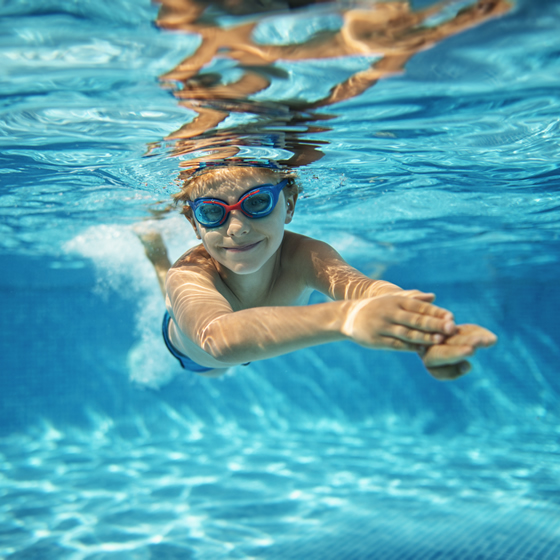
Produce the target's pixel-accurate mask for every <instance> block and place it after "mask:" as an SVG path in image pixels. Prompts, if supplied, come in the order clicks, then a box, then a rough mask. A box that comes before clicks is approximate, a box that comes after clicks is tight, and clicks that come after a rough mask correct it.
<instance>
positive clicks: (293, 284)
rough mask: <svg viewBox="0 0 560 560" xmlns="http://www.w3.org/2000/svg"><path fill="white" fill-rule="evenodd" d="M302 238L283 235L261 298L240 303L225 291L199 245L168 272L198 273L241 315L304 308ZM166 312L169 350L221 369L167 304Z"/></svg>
mask: <svg viewBox="0 0 560 560" xmlns="http://www.w3.org/2000/svg"><path fill="white" fill-rule="evenodd" d="M302 239H304V237H303V236H300V235H298V234H295V233H293V232H289V231H286V232H285V234H284V239H283V240H282V245H281V246H280V249H279V253H278V254H277V255H276V258H277V267H276V270H275V276H274V281H273V283H272V285H270V286H268V287H267V289H266V290H265V291H263V292H262V293H261V294H256V295H255V296H254V297H251V295H248V296H246V297H245V298H243V299H242V300H240V299H239V298H238V297H237V296H236V295H235V294H234V293H233V292H232V291H231V290H230V289H229V287H228V285H227V284H226V282H225V281H224V280H223V279H222V277H221V276H220V274H219V272H218V269H217V266H216V263H215V262H214V261H213V259H212V258H211V257H210V255H209V254H208V253H207V251H206V249H205V248H204V246H203V245H198V246H196V247H193V248H192V249H190V250H189V251H187V252H186V253H185V254H184V255H183V256H181V257H180V258H179V259H178V260H177V262H176V263H175V264H174V265H173V267H172V269H182V270H185V271H188V270H189V269H192V270H193V271H195V270H196V271H202V272H204V273H205V274H204V275H205V276H206V277H207V278H208V276H209V277H210V279H211V282H212V284H213V286H214V287H215V289H216V291H217V292H218V293H220V294H221V295H222V296H223V297H224V298H225V299H226V300H227V302H228V303H229V305H230V306H231V310H232V311H233V312H236V311H242V310H243V309H249V308H253V307H286V306H300V305H306V304H307V303H308V302H309V297H310V295H311V293H312V291H313V288H311V287H310V286H308V285H307V283H306V280H305V275H304V271H303V268H302V266H301V262H300V259H298V248H299V246H300V243H301V240H302ZM167 307H168V311H169V313H170V315H171V317H172V321H171V324H170V327H169V336H170V339H171V342H172V344H173V346H175V347H176V348H177V350H179V351H180V352H182V353H184V354H186V355H187V356H189V357H190V358H191V359H193V360H194V361H195V362H197V363H199V364H201V365H206V366H208V367H224V366H223V364H221V363H220V362H218V361H217V360H215V359H214V358H213V357H212V356H210V355H209V354H207V353H206V352H204V351H203V350H202V349H201V348H200V347H199V346H198V345H197V344H196V343H194V342H193V341H192V340H190V339H189V338H188V337H187V336H186V335H185V334H184V333H183V332H182V331H181V330H180V329H179V328H177V326H176V324H175V322H174V321H173V317H174V315H173V310H172V308H171V305H170V303H169V300H168V302H167Z"/></svg>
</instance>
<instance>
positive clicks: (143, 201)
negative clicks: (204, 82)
mask: <svg viewBox="0 0 560 560" xmlns="http://www.w3.org/2000/svg"><path fill="white" fill-rule="evenodd" d="M426 4H427V3H426V2H416V3H413V5H414V6H415V7H416V8H419V7H421V6H425V5H426ZM463 4H464V3H462V4H461V5H463ZM454 5H455V4H454ZM452 7H453V5H452ZM321 10H323V11H321ZM304 14H305V15H304V17H303V18H295V19H294V18H291V17H288V16H282V18H280V17H279V16H274V17H272V18H268V19H266V18H265V19H264V20H263V21H262V23H261V27H260V31H259V33H260V35H258V36H259V37H269V38H270V40H271V42H272V41H273V40H276V41H281V39H282V37H283V34H282V33H283V31H282V30H284V35H285V33H287V31H286V30H287V29H289V30H290V33H291V34H293V36H295V37H299V38H301V39H302V40H303V39H304V38H305V37H306V36H307V35H309V34H310V33H311V32H312V31H313V30H314V29H316V27H313V26H319V27H321V26H323V27H324V28H330V27H333V26H334V27H336V22H337V20H336V18H335V17H334V16H333V15H332V13H331V12H329V11H328V10H326V11H325V9H324V8H321V9H319V10H318V11H314V10H310V11H305V12H304ZM156 15H157V7H156V6H153V5H150V4H149V3H148V2H145V1H144V0H142V1H140V2H131V1H130V0H118V1H113V2H89V1H83V2H79V3H77V2H71V1H68V0H49V1H48V2H43V1H41V2H39V1H38V0H37V1H33V0H29V1H23V0H19V1H15V0H14V1H7V2H4V3H2V5H1V6H0V30H1V32H0V53H1V60H2V64H1V72H2V75H3V78H4V79H3V80H2V85H1V86H0V87H1V88H2V90H1V91H2V105H1V109H0V110H1V111H2V118H1V119H0V145H1V147H0V158H1V162H2V164H1V166H0V171H1V178H0V183H1V186H2V187H1V191H0V205H1V210H0V211H1V215H2V220H1V222H0V232H1V235H0V264H1V267H0V271H1V272H0V303H1V308H2V313H1V314H0V323H1V327H0V332H1V336H2V339H1V353H0V356H1V358H0V438H1V439H0V558H2V559H11V560H12V559H17V560H20V559H40V560H43V559H44V560H51V559H62V558H63V559H71V560H82V559H84V560H86V559H87V560H97V559H104V560H105V559H110V560H112V559H115V560H116V559H119V560H120V559H127V560H128V559H134V560H136V559H138V560H144V559H154V560H171V559H174V560H175V559H181V560H182V559H189V558H200V559H204V560H206V559H214V558H255V559H257V558H258V559H266V560H268V559H292V558H293V559H300V558H317V559H320V560H330V559H333V560H334V559H336V560H340V559H347V560H358V559H360V560H362V559H393V558H394V559H402V560H405V559H407V560H408V559H410V560H417V559H419V560H428V559H429V560H431V559H444V558H445V559H451V558H453V559H458V560H459V559H461V560H462V559H468V560H470V559H480V560H482V559H484V560H495V559H503V560H510V559H516V560H517V559H523V560H525V559H539V560H541V559H543V560H544V559H546V560H553V559H557V558H560V428H559V425H560V404H559V403H560V377H559V375H558V371H559V369H558V364H559V363H560V348H559V341H560V332H559V327H558V310H559V308H560V294H559V291H558V284H559V282H558V279H559V277H560V264H559V259H558V257H559V255H560V194H559V192H560V190H559V186H558V184H559V180H560V168H559V162H560V153H559V142H558V138H559V134H560V124H559V123H560V120H559V117H558V115H559V109H560V93H559V92H560V72H559V70H560V54H559V53H560V38H559V36H558V23H559V21H560V1H558V0H546V1H545V0H541V1H540V2H538V3H536V2H531V1H530V0H519V1H518V2H517V3H516V4H515V6H514V7H513V9H512V10H511V11H510V12H509V13H507V14H505V15H504V16H503V17H501V18H497V19H493V20H490V21H489V22H487V23H484V24H481V25H479V26H475V27H473V28H472V29H470V30H468V31H465V32H463V33H460V34H457V35H454V36H453V37H450V38H448V39H446V40H445V41H442V42H441V43H439V44H438V45H436V46H434V48H431V49H428V50H424V51H422V52H420V53H418V54H417V55H415V56H414V57H413V58H412V59H411V60H410V61H409V62H408V63H407V64H406V69H405V71H404V72H403V73H401V74H398V75H394V76H391V77H388V78H387V79H384V80H380V81H379V82H378V83H377V84H376V85H375V86H373V87H372V88H370V89H369V90H367V91H365V92H364V93H362V94H361V95H358V96H356V97H354V98H351V99H348V100H346V101H343V102H341V103H339V104H336V105H332V106H330V107H326V108H323V109H320V110H319V111H318V112H319V114H325V115H327V114H328V115H329V116H330V118H329V119H328V120H325V122H324V123H323V124H324V129H323V130H322V131H320V132H305V130H304V131H303V132H301V135H302V138H304V139H305V140H308V141H309V142H310V143H313V142H315V143H317V142H321V144H320V146H319V147H320V150H321V152H322V153H323V154H324V156H323V157H322V158H321V159H318V160H316V161H315V162H313V163H310V164H309V165H307V166H304V167H301V168H300V169H299V174H300V177H301V183H302V185H303V187H304V192H303V194H302V196H301V199H300V202H299V203H298V214H297V217H296V220H295V222H294V223H293V229H294V230H296V231H299V232H304V233H306V234H308V235H311V236H315V237H319V238H321V239H324V240H326V241H328V242H329V243H331V244H333V245H334V246H335V247H336V248H337V249H338V250H339V251H340V252H341V253H342V254H343V255H344V256H345V257H346V258H347V260H349V261H350V262H351V263H352V264H353V265H355V266H357V267H358V268H360V269H361V270H363V271H364V272H366V273H368V274H378V273H381V274H382V277H383V278H385V279H387V280H390V281H393V282H395V283H397V284H399V285H401V286H403V287H406V288H419V289H423V290H427V291H433V292H435V293H436V294H437V296H438V300H437V301H438V303H439V304H440V305H442V306H444V307H447V308H449V309H451V310H452V311H453V312H454V313H455V316H456V318H457V320H458V321H459V322H472V323H479V324H482V325H484V326H486V327H487V328H489V329H491V330H492V331H494V332H495V333H497V335H498V336H499V343H498V345H497V346H496V347H494V348H492V349H490V350H486V351H481V352H479V353H478V354H477V355H476V357H475V358H474V359H473V360H472V361H473V365H474V369H473V372H472V373H471V374H469V375H468V376H466V377H465V378H463V379H460V380H458V381H456V382H453V383H439V382H436V381H435V380H433V379H432V378H431V377H429V375H428V374H427V373H426V372H425V371H424V370H423V368H422V366H421V364H420V362H419V361H418V359H417V358H416V357H415V356H412V355H401V354H396V353H382V352H371V351H366V350H364V349H362V348H360V347H357V346H355V345H351V344H349V343H339V344H332V345H326V346H321V347H317V348H312V349H308V350H305V351H300V352H297V353H294V354H292V355H288V356H284V357H280V358H276V359H272V360H268V361H265V362H258V363H254V364H251V365H250V366H248V367H246V368H236V370H235V371H233V372H232V374H231V375H228V376H226V377H225V378H223V379H220V380H210V379H201V378H195V377H193V376H190V375H186V374H185V373H184V372H182V370H181V369H180V368H178V366H177V364H176V362H175V361H174V359H173V358H172V357H171V356H169V355H168V353H167V351H166V350H165V347H164V346H163V343H162V341H161V340H160V334H159V332H158V331H159V328H160V321H161V314H162V311H163V303H162V300H161V295H160V294H159V291H158V287H157V282H156V279H155V276H154V275H153V271H152V270H151V267H150V265H149V263H148V262H147V261H146V259H145V257H144V254H143V250H142V247H141V245H140V243H139V241H138V239H137V237H136V235H135V234H134V232H133V229H132V228H133V226H134V225H135V224H138V223H139V222H142V223H143V227H151V228H156V229H158V231H160V232H161V233H162V235H163V237H164V239H165V241H166V243H167V244H168V246H169V251H170V254H171V256H172V257H174V258H177V257H178V256H179V255H180V254H181V253H182V252H183V251H184V250H185V249H186V248H188V247H190V246H192V245H193V244H195V243H196V239H195V238H194V236H193V235H192V233H191V232H189V230H188V228H187V227H186V226H187V225H188V224H186V223H185V222H184V219H182V218H181V217H180V216H178V215H177V214H176V213H170V214H164V216H163V219H161V220H154V219H153V212H154V211H155V210H157V209H158V208H161V207H162V206H164V205H165V203H166V201H167V200H168V198H169V195H170V193H172V192H175V191H176V190H177V189H178V182H177V180H176V177H177V172H178V169H179V167H178V166H179V163H180V162H182V161H185V160H187V159H188V157H190V156H189V155H188V154H186V155H185V154H182V155H179V156H177V155H176V154H174V149H175V144H174V143H173V142H172V141H171V140H169V139H168V136H169V135H171V134H172V133H173V132H174V131H176V130H178V129H179V128H180V127H181V126H183V125H184V124H185V123H186V122H188V121H189V119H191V118H192V116H193V113H192V111H190V110H189V109H185V108H183V107H181V106H179V105H178V103H177V100H176V99H175V98H174V97H173V96H172V95H171V93H170V91H169V90H166V89H164V88H163V87H161V85H160V84H159V83H158V76H161V75H162V74H163V73H165V72H167V71H168V70H170V69H171V68H173V67H174V66H175V65H177V64H178V63H179V61H181V60H182V59H183V58H185V57H186V56H187V55H188V54H189V53H191V52H193V50H194V49H195V48H196V47H197V45H198V39H197V38H196V37H195V36H193V35H189V34H186V33H180V32H173V31H164V30H161V29H158V28H157V27H156V26H154V24H153V21H154V19H155V18H156ZM442 17H451V16H449V14H447V15H446V14H443V15H442ZM317 22H318V23H317ZM306 34H307V35H306ZM366 59H367V57H362V58H360V57H353V58H352V59H351V60H349V59H343V60H338V61H330V62H329V63H328V64H327V63H326V62H324V61H323V62H321V63H317V62H315V63H313V64H311V63H310V64H308V65H306V64H303V63H298V64H293V65H290V64H287V63H283V66H282V67H283V68H284V69H287V71H289V76H288V78H286V77H284V78H283V81H273V83H272V84H271V86H270V88H269V89H267V90H265V91H264V92H261V93H259V94H258V95H257V96H255V97H259V99H262V100H264V101H267V100H269V99H280V98H283V99H290V98H298V97H299V98H304V99H305V98H309V97H306V96H309V95H311V94H310V91H311V90H312V92H313V95H320V91H328V89H329V88H330V87H331V85H332V82H333V81H335V82H336V80H339V79H346V77H348V76H349V75H350V74H351V73H352V72H354V71H358V70H360V69H364V68H367V66H368V65H369V64H370V63H371V60H370V59H367V60H366ZM226 67H227V61H223V60H221V61H220V60H219V61H215V62H214V63H213V66H211V69H213V70H216V69H218V70H219V71H220V72H223V73H224V75H225V74H226V73H227V72H233V71H234V70H235V69H234V70H231V69H228V68H226ZM292 70H293V72H292ZM291 72H292V73H291ZM267 96H268V97H267ZM244 118H246V119H250V118H252V117H251V115H246V114H245V115H244V114H243V113H235V114H232V115H231V116H230V117H229V121H228V122H226V123H224V124H223V125H220V126H222V127H225V128H227V126H229V125H230V124H231V123H232V122H233V123H234V124H235V122H236V121H242V120H243V119H244ZM317 122H320V123H322V121H316V123H317ZM228 123H229V124H228ZM290 126H291V127H292V128H297V127H296V125H295V124H293V123H291V124H290ZM302 128H304V127H302ZM298 134H299V132H298ZM272 137H273V134H272V133H270V131H269V132H268V136H267V138H269V139H270V138H272ZM166 138H167V140H166ZM261 140H262V139H261ZM243 150H244V152H243V153H244V154H245V155H247V156H250V157H260V158H273V159H281V158H283V157H286V152H287V151H289V150H288V149H287V147H286V146H282V145H280V144H279V143H278V142H274V141H272V140H271V141H270V142H268V143H267V142H266V141H262V142H255V143H253V144H251V143H250V142H247V143H246V144H244V145H243ZM191 155H192V154H191ZM319 300H320V299H319V297H315V299H314V301H319Z"/></svg>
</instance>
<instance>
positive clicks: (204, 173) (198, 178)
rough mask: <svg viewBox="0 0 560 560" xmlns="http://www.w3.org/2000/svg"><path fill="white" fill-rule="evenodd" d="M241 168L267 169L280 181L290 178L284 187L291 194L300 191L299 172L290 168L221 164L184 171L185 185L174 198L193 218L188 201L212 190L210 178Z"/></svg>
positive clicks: (183, 211) (181, 175) (184, 211)
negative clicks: (209, 184) (297, 180)
mask: <svg viewBox="0 0 560 560" xmlns="http://www.w3.org/2000/svg"><path fill="white" fill-rule="evenodd" d="M241 169H244V170H252V169H261V170H265V171H267V172H270V173H271V175H273V176H276V177H277V178H278V182H280V181H281V180H283V179H288V184H287V185H286V186H285V187H284V189H288V191H289V192H290V194H291V193H293V192H296V193H299V192H300V187H299V185H298V184H297V182H296V179H297V174H296V173H294V172H293V171H291V170H289V169H282V168H274V167H269V166H267V165H262V166H261V165H220V166H215V167H204V168H202V169H194V170H189V171H184V172H182V173H181V174H180V176H179V177H180V178H181V179H183V186H182V187H181V190H180V191H179V192H178V193H175V194H174V195H172V198H173V200H174V202H175V204H176V205H177V206H182V207H183V208H182V212H181V213H182V214H183V215H185V216H186V217H187V218H191V217H192V210H191V207H190V206H189V205H188V204H187V202H193V201H194V200H196V199H197V198H200V196H201V194H200V193H204V195H206V194H207V192H208V191H211V190H212V187H209V186H208V183H209V182H210V181H209V179H213V178H215V177H216V176H219V175H224V176H226V175H227V173H226V172H227V171H230V172H238V171H239V170H241ZM208 194H210V193H208ZM204 195H202V196H204Z"/></svg>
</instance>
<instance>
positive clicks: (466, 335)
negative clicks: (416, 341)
mask: <svg viewBox="0 0 560 560" xmlns="http://www.w3.org/2000/svg"><path fill="white" fill-rule="evenodd" d="M497 340H498V338H497V337H496V335H495V334H494V333H492V332H490V331H489V330H488V329H485V328H483V327H480V326H478V325H457V330H456V333H455V334H454V335H452V336H450V337H448V338H446V339H445V340H444V341H443V342H442V343H441V344H434V345H432V346H428V347H424V348H422V349H421V350H420V351H419V352H418V353H419V355H420V357H421V358H422V362H423V363H424V365H425V366H426V369H427V370H428V371H429V372H430V374H431V375H432V376H433V377H435V378H436V379H439V380H440V381H451V380H453V379H457V378H458V377H461V376H462V375H465V374H466V373H468V372H469V371H470V370H471V364H470V363H469V362H468V361H467V360H466V358H468V357H470V356H472V355H473V354H474V353H475V352H476V350H477V349H478V348H488V347H490V346H493V345H494V344H496V342H497Z"/></svg>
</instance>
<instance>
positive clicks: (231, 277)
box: [215, 245, 282, 309]
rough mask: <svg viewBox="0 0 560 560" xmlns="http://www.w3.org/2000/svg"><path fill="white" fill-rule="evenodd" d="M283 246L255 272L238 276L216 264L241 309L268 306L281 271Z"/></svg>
mask: <svg viewBox="0 0 560 560" xmlns="http://www.w3.org/2000/svg"><path fill="white" fill-rule="evenodd" d="M281 254H282V245H280V247H279V248H278V250H277V251H276V252H275V253H274V255H272V257H270V259H269V260H268V261H267V262H266V263H265V264H264V265H263V266H262V267H261V268H259V270H257V271H255V272H251V273H250V274H237V273H235V272H232V271H231V270H229V269H228V268H226V267H224V266H222V265H221V264H220V263H218V262H216V263H215V264H216V268H217V269H218V274H219V275H220V277H221V279H222V281H223V282H224V284H225V285H226V286H227V287H228V288H229V290H230V291H231V292H232V294H233V295H234V296H235V298H236V299H237V301H238V302H239V304H240V307H241V309H248V308H250V307H259V306H262V305H264V304H266V299H267V297H268V295H269V294H270V292H271V290H272V288H273V286H274V282H275V280H276V278H277V277H278V273H279V270H280V259H281Z"/></svg>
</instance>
